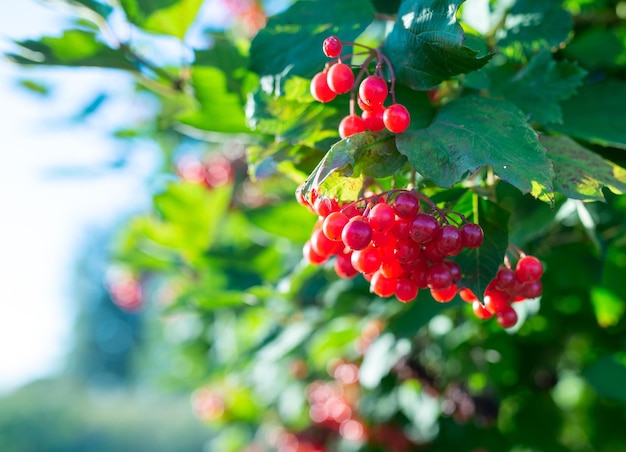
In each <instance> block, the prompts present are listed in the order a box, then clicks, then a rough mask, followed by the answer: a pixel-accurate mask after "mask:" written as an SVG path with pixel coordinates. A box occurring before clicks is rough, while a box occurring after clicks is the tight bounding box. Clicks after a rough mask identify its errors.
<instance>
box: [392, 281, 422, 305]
mask: <svg viewBox="0 0 626 452" xmlns="http://www.w3.org/2000/svg"><path fill="white" fill-rule="evenodd" d="M418 292H419V287H418V286H417V284H416V283H415V281H413V280H412V279H409V278H400V279H398V281H397V283H396V298H397V299H398V300H400V301H401V302H403V303H408V302H409V301H413V300H415V298H417V293H418Z"/></svg>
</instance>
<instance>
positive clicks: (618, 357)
mask: <svg viewBox="0 0 626 452" xmlns="http://www.w3.org/2000/svg"><path fill="white" fill-rule="evenodd" d="M583 376H584V377H585V379H586V380H587V381H588V382H589V384H590V385H591V386H592V387H593V389H595V391H596V393H597V394H598V395H599V396H601V397H606V398H608V399H612V400H616V401H618V402H622V403H623V404H626V391H624V381H626V353H624V352H621V353H615V354H612V355H605V356H603V357H602V358H600V359H598V360H597V361H596V362H594V363H593V364H591V365H590V366H589V367H587V368H586V369H585V370H584V371H583Z"/></svg>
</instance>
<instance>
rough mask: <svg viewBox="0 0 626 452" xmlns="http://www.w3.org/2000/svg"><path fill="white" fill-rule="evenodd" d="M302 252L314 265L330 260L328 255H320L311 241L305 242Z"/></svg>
mask: <svg viewBox="0 0 626 452" xmlns="http://www.w3.org/2000/svg"><path fill="white" fill-rule="evenodd" d="M302 254H303V255H304V258H305V259H306V260H307V261H308V262H309V263H310V264H313V265H320V264H323V263H324V262H326V261H327V260H328V256H320V255H319V254H317V253H316V252H315V251H314V250H313V247H312V246H311V241H307V242H306V243H305V244H304V246H303V247H302Z"/></svg>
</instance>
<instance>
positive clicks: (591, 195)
mask: <svg viewBox="0 0 626 452" xmlns="http://www.w3.org/2000/svg"><path fill="white" fill-rule="evenodd" d="M540 141H541V144H543V145H544V147H545V148H546V151H547V155H548V158H550V160H552V166H553V168H554V190H555V191H557V192H559V193H563V194H564V195H565V196H567V197H568V198H574V199H591V200H598V201H602V200H604V194H603V193H602V189H603V188H604V187H606V188H608V189H609V190H611V191H612V192H614V193H617V194H621V193H624V192H626V169H624V168H622V167H621V166H618V165H616V164H615V163H612V162H609V161H608V160H605V159H603V158H602V157H600V156H599V155H598V154H596V153H595V152H592V151H590V150H588V149H586V148H584V147H582V146H581V145H580V144H578V143H577V142H575V141H574V140H572V139H571V138H569V137H566V136H558V137H552V136H545V135H544V136H541V138H540Z"/></svg>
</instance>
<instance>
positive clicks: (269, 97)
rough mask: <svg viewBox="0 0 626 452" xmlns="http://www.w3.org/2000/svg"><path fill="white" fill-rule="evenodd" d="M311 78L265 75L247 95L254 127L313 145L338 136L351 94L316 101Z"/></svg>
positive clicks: (247, 112) (249, 114) (279, 137)
mask: <svg viewBox="0 0 626 452" xmlns="http://www.w3.org/2000/svg"><path fill="white" fill-rule="evenodd" d="M309 84H310V80H308V79H304V78H300V77H289V78H288V79H285V78H283V77H281V76H276V77H275V76H271V75H268V76H265V77H263V78H261V84H260V86H259V87H258V88H257V90H256V91H255V92H254V93H253V94H252V95H251V96H248V102H247V104H246V117H247V119H248V124H249V125H250V127H251V128H252V129H254V130H257V131H259V132H262V133H267V134H271V135H275V137H276V139H277V140H281V141H283V140H284V141H288V142H290V143H294V144H295V143H297V144H303V145H306V146H310V147H316V145H317V144H318V143H320V142H323V141H324V140H328V139H329V138H333V139H336V138H337V135H338V132H337V125H338V124H339V122H340V121H341V119H342V118H343V117H344V116H345V115H346V112H347V111H348V108H349V107H348V98H347V97H345V96H342V97H340V98H338V99H337V100H336V101H333V102H331V103H330V104H321V103H319V102H316V101H314V99H313V97H312V96H311V94H310V91H309Z"/></svg>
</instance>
